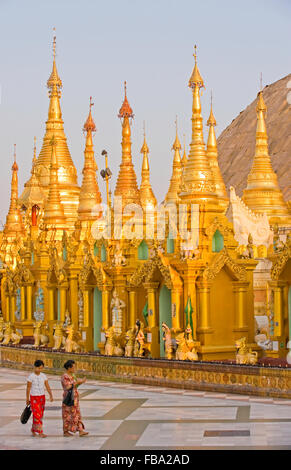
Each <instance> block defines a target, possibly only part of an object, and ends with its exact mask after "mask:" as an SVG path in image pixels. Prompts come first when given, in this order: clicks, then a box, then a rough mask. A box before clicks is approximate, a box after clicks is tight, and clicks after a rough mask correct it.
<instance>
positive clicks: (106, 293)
mask: <svg viewBox="0 0 291 470" xmlns="http://www.w3.org/2000/svg"><path fill="white" fill-rule="evenodd" d="M109 299H110V289H109V288H108V287H107V286H105V287H104V288H103V290H102V328H104V329H105V330H107V328H109V326H110V304H109Z"/></svg>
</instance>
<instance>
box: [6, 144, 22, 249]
mask: <svg viewBox="0 0 291 470" xmlns="http://www.w3.org/2000/svg"><path fill="white" fill-rule="evenodd" d="M11 170H12V179H11V195H10V206H9V210H8V214H7V216H6V223H5V226H4V229H3V235H4V238H5V240H6V241H7V242H13V241H14V240H15V239H17V238H18V237H23V236H24V234H25V230H24V226H23V221H22V215H21V212H20V209H19V207H18V175H17V173H18V165H17V163H16V145H14V162H13V165H12V168H11Z"/></svg>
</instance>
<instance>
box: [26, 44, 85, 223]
mask: <svg viewBox="0 0 291 470" xmlns="http://www.w3.org/2000/svg"><path fill="white" fill-rule="evenodd" d="M47 86H48V89H49V110H48V119H47V121H46V132H45V135H44V139H43V144H42V148H41V151H40V154H39V157H38V159H37V161H36V164H35V173H36V176H37V177H38V180H39V182H40V185H41V187H42V189H43V191H44V193H45V196H46V197H48V192H49V186H50V171H49V168H50V164H51V153H52V149H51V144H50V142H51V139H52V137H53V136H54V139H55V141H56V143H57V145H56V147H55V151H56V165H57V172H58V185H59V189H60V197H61V202H62V203H64V211H65V215H66V219H67V223H68V226H67V228H69V229H70V228H71V229H73V227H74V223H75V221H76V219H77V215H78V214H77V209H78V202H79V191H80V188H79V186H78V181H77V171H76V168H75V166H74V163H73V161H72V158H71V155H70V152H69V149H68V145H67V139H66V135H65V132H64V121H63V119H62V111H61V106H60V97H61V88H62V81H61V79H60V77H59V74H58V71H57V66H56V36H55V35H54V38H53V67H52V72H51V75H50V77H49V79H48V81H47Z"/></svg>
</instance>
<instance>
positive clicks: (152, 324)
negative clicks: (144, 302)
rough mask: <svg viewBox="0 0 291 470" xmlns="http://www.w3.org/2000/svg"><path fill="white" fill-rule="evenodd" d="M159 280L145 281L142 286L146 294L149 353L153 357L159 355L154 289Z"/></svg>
mask: <svg viewBox="0 0 291 470" xmlns="http://www.w3.org/2000/svg"><path fill="white" fill-rule="evenodd" d="M158 287H159V282H146V283H144V288H145V289H146V291H147V295H148V324H149V329H150V334H151V355H152V357H153V358H158V357H160V338H159V320H158V315H157V300H156V291H157V289H158Z"/></svg>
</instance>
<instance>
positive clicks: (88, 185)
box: [78, 96, 102, 221]
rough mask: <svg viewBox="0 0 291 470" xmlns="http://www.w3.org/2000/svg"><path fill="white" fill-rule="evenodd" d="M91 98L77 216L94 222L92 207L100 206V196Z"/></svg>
mask: <svg viewBox="0 0 291 470" xmlns="http://www.w3.org/2000/svg"><path fill="white" fill-rule="evenodd" d="M93 105H94V103H92V97H91V96H90V106H89V115H88V118H87V120H86V122H85V124H84V127H83V131H84V132H86V145H85V151H84V168H83V171H82V173H83V181H82V186H81V190H80V203H79V209H78V215H79V219H80V220H86V221H89V220H95V219H96V215H95V212H94V213H92V209H93V208H94V206H96V205H98V204H101V202H102V200H101V194H100V190H99V186H98V182H97V178H96V171H97V170H98V167H97V164H96V161H95V157H94V148H93V139H92V132H96V126H95V122H94V120H93V117H92V112H91V110H92V106H93Z"/></svg>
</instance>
